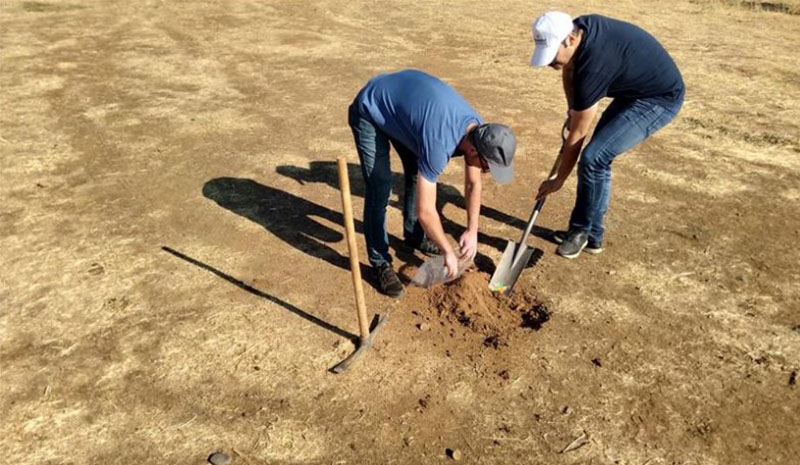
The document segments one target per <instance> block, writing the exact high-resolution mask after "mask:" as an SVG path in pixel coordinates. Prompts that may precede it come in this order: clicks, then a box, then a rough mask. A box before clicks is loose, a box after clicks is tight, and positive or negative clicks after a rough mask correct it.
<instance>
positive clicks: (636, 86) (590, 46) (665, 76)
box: [531, 11, 685, 258]
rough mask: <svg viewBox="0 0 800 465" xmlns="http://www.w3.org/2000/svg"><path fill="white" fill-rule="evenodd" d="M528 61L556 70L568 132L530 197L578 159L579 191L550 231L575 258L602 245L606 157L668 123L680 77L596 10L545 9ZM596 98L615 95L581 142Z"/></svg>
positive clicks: (641, 38)
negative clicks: (564, 227)
mask: <svg viewBox="0 0 800 465" xmlns="http://www.w3.org/2000/svg"><path fill="white" fill-rule="evenodd" d="M533 38H534V42H535V43H536V48H535V50H534V53H533V57H532V58H531V65H533V66H550V67H552V68H555V69H557V70H561V71H562V80H563V84H564V92H565V94H566V98H567V105H568V113H567V115H568V116H567V118H568V127H569V136H568V137H567V141H566V143H565V144H564V149H563V152H562V154H561V156H562V162H561V166H560V168H559V170H558V173H557V175H556V176H555V178H554V179H550V180H547V181H545V182H543V183H542V185H541V186H540V187H539V191H538V193H537V199H539V198H542V197H544V196H546V195H548V194H551V193H553V192H555V191H557V190H559V189H560V188H561V186H562V185H563V184H564V181H565V180H566V179H567V177H568V176H569V174H570V173H571V172H572V170H573V168H574V167H575V162H576V161H577V160H578V155H579V154H580V162H578V195H577V199H576V201H575V207H574V208H573V210H572V216H571V217H570V220H569V229H568V231H559V232H556V233H555V234H554V238H555V240H556V241H557V242H560V245H559V246H558V250H557V253H558V254H559V255H562V256H564V257H566V258H575V257H577V256H578V255H579V254H580V253H581V251H582V250H585V251H586V252H591V253H600V252H601V251H602V250H603V232H604V230H603V216H604V215H605V213H606V210H607V209H608V199H609V195H610V192H611V162H612V161H613V160H614V158H615V157H616V156H617V155H620V154H621V153H623V152H625V151H626V150H629V149H631V148H632V147H634V146H635V145H637V144H638V143H640V142H642V141H643V140H644V139H646V138H648V137H649V136H650V135H652V134H653V133H654V132H656V131H657V130H659V129H661V128H662V127H664V126H665V125H666V124H667V123H669V122H670V121H672V119H673V118H675V116H676V115H677V114H678V111H679V110H680V108H681V105H682V104H683V97H684V94H685V86H684V83H683V78H682V77H681V73H680V71H679V70H678V67H677V66H675V62H673V61H672V58H670V56H669V54H668V53H667V52H666V50H664V48H663V47H662V46H661V44H659V43H658V41H657V40H656V39H655V38H653V36H651V35H650V34H648V33H647V32H645V31H644V30H642V29H640V28H639V27H637V26H634V25H633V24H629V23H626V22H623V21H618V20H615V19H611V18H606V17H604V16H599V15H587V16H579V17H577V18H575V20H574V21H573V20H572V18H570V16H569V15H568V14H566V13H562V12H559V11H551V12H548V13H545V14H544V15H542V16H540V17H539V18H538V19H537V20H536V22H535V23H534V24H533ZM603 97H611V98H613V99H614V100H613V101H612V102H611V104H610V105H609V106H608V108H606V110H605V111H604V112H603V115H602V116H601V117H600V121H598V123H597V127H596V128H595V130H594V135H593V136H592V140H591V141H590V142H589V144H588V145H587V146H586V148H585V149H584V150H583V154H581V148H582V147H583V142H584V139H585V138H586V135H587V133H588V132H589V128H590V127H591V124H592V122H593V121H594V118H595V116H596V115H597V107H598V102H599V101H600V99H602V98H603Z"/></svg>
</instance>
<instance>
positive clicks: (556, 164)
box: [512, 120, 568, 264]
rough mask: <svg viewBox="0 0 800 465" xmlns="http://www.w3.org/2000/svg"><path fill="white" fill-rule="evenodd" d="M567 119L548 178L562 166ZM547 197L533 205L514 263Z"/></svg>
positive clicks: (562, 127) (553, 175) (562, 128)
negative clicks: (559, 146)
mask: <svg viewBox="0 0 800 465" xmlns="http://www.w3.org/2000/svg"><path fill="white" fill-rule="evenodd" d="M567 121H568V120H565V121H564V125H563V126H561V149H560V150H559V151H558V156H557V157H556V161H555V162H554V163H553V168H552V169H551V170H550V174H549V175H548V176H547V179H553V178H554V177H555V175H556V174H557V173H558V169H559V168H560V167H561V156H562V154H563V153H564V146H565V145H566V143H567V136H566V133H567V129H568V128H567ZM546 198H547V197H542V198H541V199H539V200H537V201H536V206H535V207H533V211H532V212H531V217H530V218H529V219H528V225H527V226H526V227H525V232H524V233H522V239H520V241H519V244H520V246H519V247H518V248H517V253H516V254H515V255H514V260H513V262H512V263H514V264H516V263H517V260H519V258H520V257H522V255H523V253H522V252H523V249H524V248H525V247H523V245H524V244H525V242H526V241H527V240H528V236H530V234H531V230H533V224H534V223H535V222H536V217H537V216H539V212H540V211H541V210H542V207H543V206H544V200H545V199H546Z"/></svg>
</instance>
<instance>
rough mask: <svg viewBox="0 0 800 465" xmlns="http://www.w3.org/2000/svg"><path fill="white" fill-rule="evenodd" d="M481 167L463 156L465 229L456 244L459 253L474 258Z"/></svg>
mask: <svg viewBox="0 0 800 465" xmlns="http://www.w3.org/2000/svg"><path fill="white" fill-rule="evenodd" d="M482 190H483V184H481V168H480V166H472V165H470V164H469V163H467V159H466V157H465V158H464V199H465V200H466V203H467V230H466V231H464V234H462V235H461V239H460V240H459V241H458V245H459V246H460V247H461V255H462V256H468V257H469V258H475V254H477V253H478V219H479V218H480V214H481V191H482Z"/></svg>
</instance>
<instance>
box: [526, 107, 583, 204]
mask: <svg viewBox="0 0 800 465" xmlns="http://www.w3.org/2000/svg"><path fill="white" fill-rule="evenodd" d="M597 106H598V103H595V104H594V105H592V106H591V107H589V108H587V109H585V110H583V111H570V119H569V135H568V136H567V142H566V143H565V144H564V151H563V152H562V153H561V166H560V167H559V169H558V173H556V177H555V178H554V179H548V180H547V181H545V182H543V183H542V185H541V186H539V192H538V193H537V194H536V199H537V200H538V199H540V198H542V197H544V196H546V195H548V194H552V193H553V192H555V191H557V190H559V189H561V186H562V185H564V181H566V180H567V178H568V177H569V175H570V173H572V170H573V168H575V163H577V161H578V156H579V155H580V153H581V148H583V142H584V140H586V135H587V134H588V133H589V129H590V128H591V127H592V121H594V117H595V116H596V115H597Z"/></svg>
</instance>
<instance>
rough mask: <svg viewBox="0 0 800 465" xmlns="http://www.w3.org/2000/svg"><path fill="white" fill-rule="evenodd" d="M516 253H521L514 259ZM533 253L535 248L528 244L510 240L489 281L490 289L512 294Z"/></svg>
mask: <svg viewBox="0 0 800 465" xmlns="http://www.w3.org/2000/svg"><path fill="white" fill-rule="evenodd" d="M515 255H519V257H518V258H517V260H514V256H515ZM531 255H533V249H528V246H527V245H525V244H521V245H520V244H517V243H515V242H512V241H508V244H506V250H505V251H503V257H502V258H500V262H499V263H498V264H497V268H495V270H494V274H492V279H491V280H490V281H489V289H491V290H492V291H494V292H502V293H503V294H505V295H508V294H510V293H511V290H512V289H513V288H514V284H516V283H517V279H519V275H520V274H522V270H524V269H525V265H527V264H528V262H529V261H530V260H531Z"/></svg>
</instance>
